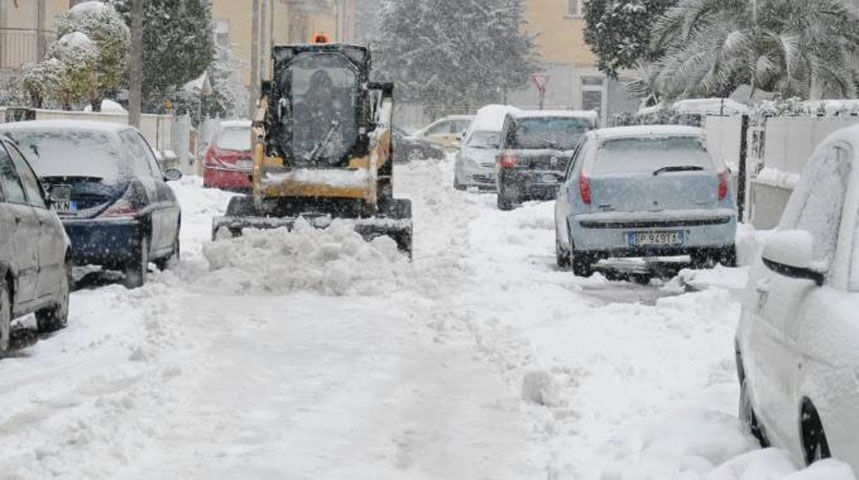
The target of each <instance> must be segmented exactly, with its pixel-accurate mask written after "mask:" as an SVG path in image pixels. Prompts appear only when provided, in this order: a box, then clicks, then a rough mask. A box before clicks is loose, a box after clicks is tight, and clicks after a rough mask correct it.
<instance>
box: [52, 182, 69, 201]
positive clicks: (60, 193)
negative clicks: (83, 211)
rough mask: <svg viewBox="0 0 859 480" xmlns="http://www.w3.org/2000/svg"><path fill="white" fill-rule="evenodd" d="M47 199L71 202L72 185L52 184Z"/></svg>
mask: <svg viewBox="0 0 859 480" xmlns="http://www.w3.org/2000/svg"><path fill="white" fill-rule="evenodd" d="M48 201H49V202H51V203H61V202H71V201H72V187H70V186H68V185H54V186H52V187H51V188H50V190H48Z"/></svg>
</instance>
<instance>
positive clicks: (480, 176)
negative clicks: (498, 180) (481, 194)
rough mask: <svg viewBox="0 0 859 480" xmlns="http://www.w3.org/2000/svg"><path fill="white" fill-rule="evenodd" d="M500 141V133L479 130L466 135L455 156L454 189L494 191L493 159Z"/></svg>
mask: <svg viewBox="0 0 859 480" xmlns="http://www.w3.org/2000/svg"><path fill="white" fill-rule="evenodd" d="M500 139H501V132H493V131H483V130H480V131H473V132H469V133H468V135H467V136H466V137H465V138H464V139H463V140H462V146H461V147H460V149H459V153H457V154H456V165H455V168H454V178H453V186H454V188H456V189H457V190H465V189H466V188H468V187H477V188H479V189H482V190H495V157H496V156H497V155H498V151H499V150H498V144H499V141H500Z"/></svg>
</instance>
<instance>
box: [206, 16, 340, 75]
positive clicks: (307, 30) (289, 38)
mask: <svg viewBox="0 0 859 480" xmlns="http://www.w3.org/2000/svg"><path fill="white" fill-rule="evenodd" d="M258 4H259V7H260V10H259V12H258V15H259V24H260V31H259V43H258V48H259V50H258V61H259V66H258V68H259V74H258V75H257V78H259V79H263V78H269V77H270V74H271V72H270V71H269V70H270V68H271V62H270V61H269V59H270V58H271V48H272V46H273V45H282V44H289V43H307V42H309V41H310V39H311V37H312V35H313V34H314V33H315V32H326V33H328V34H329V35H330V36H331V37H332V39H333V40H334V41H347V42H348V41H351V39H352V38H353V36H354V28H355V27H354V25H355V0H258ZM253 6H254V0H212V21H213V22H214V28H213V30H214V35H215V41H216V43H217V44H218V45H220V46H222V47H229V48H230V49H231V50H232V52H233V54H234V55H235V56H236V57H237V58H238V59H240V60H241V61H242V64H243V79H244V82H245V86H247V87H248V88H249V89H251V90H252V89H253V86H252V85H251V83H252V82H251V81H252V79H253V78H254V75H253V73H252V68H253V67H252V63H253V58H254V56H253V45H254V41H253V40H254V31H253V23H254V11H253Z"/></svg>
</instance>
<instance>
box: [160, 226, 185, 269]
mask: <svg viewBox="0 0 859 480" xmlns="http://www.w3.org/2000/svg"><path fill="white" fill-rule="evenodd" d="M179 247H180V245H179V235H178V234H177V235H176V238H175V239H174V240H173V251H172V252H170V255H167V256H166V257H164V258H159V259H158V260H155V266H156V267H158V270H161V271H162V272H163V271H164V270H167V267H169V266H170V262H171V261H173V260H176V261H179V255H180V253H179Z"/></svg>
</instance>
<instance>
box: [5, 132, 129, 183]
mask: <svg viewBox="0 0 859 480" xmlns="http://www.w3.org/2000/svg"><path fill="white" fill-rule="evenodd" d="M7 134H8V135H9V137H11V138H12V140H14V141H15V142H17V143H18V145H19V146H20V148H21V151H22V152H23V153H24V154H25V155H27V156H28V157H29V159H30V163H31V165H32V166H33V169H34V170H35V171H36V174H37V175H39V176H40V177H98V178H101V179H102V180H104V181H111V180H116V179H120V178H124V177H127V176H128V175H129V173H130V171H131V169H130V165H129V164H128V162H129V159H128V155H127V154H125V153H124V152H123V150H122V149H121V146H120V144H119V142H116V141H115V140H114V139H113V137H111V136H110V135H108V134H107V133H104V132H96V131H87V130H62V131H61V130H40V131H36V130H27V131H12V132H7Z"/></svg>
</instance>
